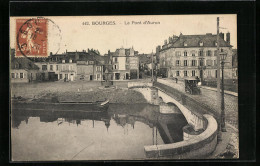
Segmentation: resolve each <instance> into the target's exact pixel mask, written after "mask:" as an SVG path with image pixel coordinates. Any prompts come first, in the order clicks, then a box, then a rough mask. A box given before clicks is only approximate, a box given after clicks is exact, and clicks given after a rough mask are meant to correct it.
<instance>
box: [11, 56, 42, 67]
mask: <svg viewBox="0 0 260 166" xmlns="http://www.w3.org/2000/svg"><path fill="white" fill-rule="evenodd" d="M11 69H27V70H39V67H38V66H37V65H35V64H34V63H33V62H32V61H31V60H29V59H27V58H14V57H13V58H11Z"/></svg>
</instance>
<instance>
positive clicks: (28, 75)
mask: <svg viewBox="0 0 260 166" xmlns="http://www.w3.org/2000/svg"><path fill="white" fill-rule="evenodd" d="M38 70H39V68H38V67H37V66H36V65H35V64H34V63H33V62H32V61H31V60H29V59H27V58H24V57H21V58H15V50H14V49H12V50H11V70H10V73H11V76H10V79H11V83H18V82H19V83H22V82H24V83H26V82H32V81H35V80H36V74H37V72H38Z"/></svg>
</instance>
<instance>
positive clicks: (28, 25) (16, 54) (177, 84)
mask: <svg viewBox="0 0 260 166" xmlns="http://www.w3.org/2000/svg"><path fill="white" fill-rule="evenodd" d="M9 23H10V25H9V26H10V34H9V37H10V55H9V67H10V68H9V70H10V71H9V74H10V76H9V80H10V81H9V82H10V84H9V87H10V89H9V90H10V95H9V96H10V116H11V119H10V137H11V138H10V150H11V154H10V155H11V158H10V160H11V161H14V162H17V161H18V162H19V161H77V160H78V161H85V160H86V161H89V160H155V161H156V160H165V159H167V160H171V159H178V160H187V159H219V160H222V159H239V120H238V118H239V117H238V54H239V52H238V51H237V15H236V14H190V15H124V16H123V15H116V16H111V15H106V16H41V15H39V16H30V17H29V16H24V17H20V16H19V17H18V16H10V22H9Z"/></svg>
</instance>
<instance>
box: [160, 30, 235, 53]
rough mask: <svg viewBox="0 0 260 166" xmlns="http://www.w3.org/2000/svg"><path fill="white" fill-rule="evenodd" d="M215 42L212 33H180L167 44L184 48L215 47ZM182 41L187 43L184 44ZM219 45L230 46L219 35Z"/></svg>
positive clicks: (214, 36)
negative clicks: (174, 39) (173, 40)
mask: <svg viewBox="0 0 260 166" xmlns="http://www.w3.org/2000/svg"><path fill="white" fill-rule="evenodd" d="M201 42H203V46H200V43H201ZM216 42H217V35H212V34H211V33H209V34H205V35H182V34H181V35H180V36H179V37H178V39H177V40H176V41H175V42H173V43H170V44H168V47H167V48H164V49H162V50H166V49H168V48H185V47H216V45H215V43H216ZM184 43H185V44H187V45H186V46H184ZM219 46H220V47H232V46H231V45H230V44H229V43H227V42H226V41H225V40H224V39H223V38H221V37H219Z"/></svg>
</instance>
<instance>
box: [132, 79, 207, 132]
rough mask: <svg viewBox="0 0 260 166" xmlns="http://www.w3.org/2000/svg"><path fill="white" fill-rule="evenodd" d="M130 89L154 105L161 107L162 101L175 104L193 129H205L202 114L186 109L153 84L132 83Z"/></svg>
mask: <svg viewBox="0 0 260 166" xmlns="http://www.w3.org/2000/svg"><path fill="white" fill-rule="evenodd" d="M128 88H131V89H134V90H136V91H138V92H140V93H142V94H143V96H144V98H145V99H146V100H147V101H148V102H149V103H150V104H154V105H160V99H162V100H163V102H165V103H173V104H175V105H176V106H177V107H178V108H179V110H180V111H181V112H182V114H183V115H184V117H185V118H186V120H187V122H188V123H189V124H190V125H191V126H192V127H193V129H194V130H195V131H198V130H200V129H203V117H202V115H200V114H197V113H195V112H192V110H189V109H187V108H186V107H184V106H183V105H182V104H181V103H180V102H178V101H177V100H175V99H174V98H172V97H171V96H169V95H168V94H167V93H166V92H164V91H163V90H160V89H158V88H154V87H153V84H152V83H144V84H142V82H136V83H135V82H131V83H129V84H128Z"/></svg>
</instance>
